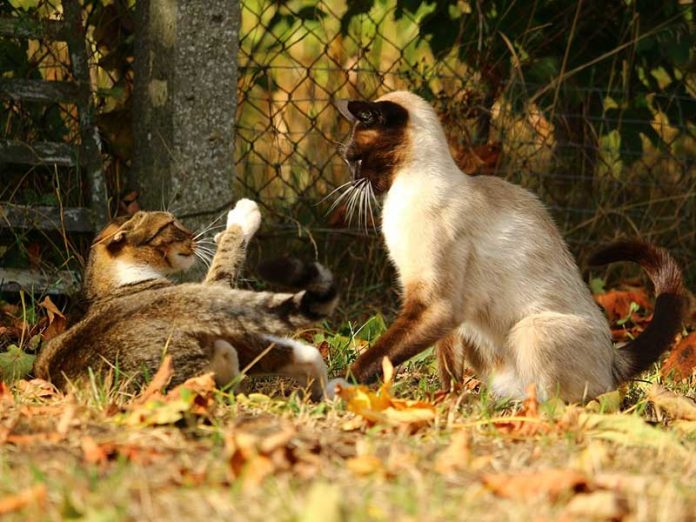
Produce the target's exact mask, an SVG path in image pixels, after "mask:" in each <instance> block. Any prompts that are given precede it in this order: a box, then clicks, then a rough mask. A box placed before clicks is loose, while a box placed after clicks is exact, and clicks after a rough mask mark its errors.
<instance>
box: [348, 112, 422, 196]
mask: <svg viewBox="0 0 696 522" xmlns="http://www.w3.org/2000/svg"><path fill="white" fill-rule="evenodd" d="M336 106H337V108H338V109H339V111H340V112H341V114H343V116H345V117H346V118H347V119H348V120H349V121H350V122H352V123H353V131H352V133H351V135H350V138H349V139H348V141H347V142H346V143H344V144H343V146H342V147H341V154H342V156H343V159H344V161H345V162H346V163H347V164H348V167H349V168H350V172H351V174H352V176H353V179H354V180H360V179H367V180H368V181H369V183H370V185H372V189H373V191H374V193H375V194H383V193H385V192H386V191H387V190H389V187H390V186H391V184H392V182H393V180H394V176H395V174H396V172H397V171H398V169H399V168H400V166H401V165H402V164H403V162H404V161H405V156H406V154H407V151H408V135H407V126H408V122H409V113H408V110H407V109H406V108H405V107H403V106H402V105H400V104H398V103H395V102H392V101H375V102H365V101H340V102H337V103H336Z"/></svg>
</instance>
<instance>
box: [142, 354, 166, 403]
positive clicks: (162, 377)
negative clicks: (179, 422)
mask: <svg viewBox="0 0 696 522" xmlns="http://www.w3.org/2000/svg"><path fill="white" fill-rule="evenodd" d="M173 375H174V367H173V366H172V356H171V355H165V356H164V359H162V364H160V367H159V369H158V370H157V373H155V376H154V377H153V378H152V380H151V381H150V384H148V385H147V388H145V390H144V391H143V392H142V393H141V394H140V395H139V396H138V397H136V398H135V400H134V401H133V404H134V405H138V404H145V402H147V400H148V399H150V398H151V397H153V396H156V395H161V392H162V388H164V387H165V386H166V385H167V384H169V381H171V380H172V376H173Z"/></svg>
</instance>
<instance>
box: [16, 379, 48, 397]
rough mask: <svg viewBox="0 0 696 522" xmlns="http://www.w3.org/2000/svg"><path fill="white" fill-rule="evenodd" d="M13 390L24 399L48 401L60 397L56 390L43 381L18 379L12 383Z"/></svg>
mask: <svg viewBox="0 0 696 522" xmlns="http://www.w3.org/2000/svg"><path fill="white" fill-rule="evenodd" d="M13 386H14V388H15V389H16V390H17V391H18V392H19V393H21V394H22V396H23V398H24V399H29V400H36V399H49V398H53V397H55V396H56V395H60V392H59V391H58V388H56V387H55V386H54V385H53V384H51V383H50V382H48V381H44V380H43V379H31V380H29V381H27V380H26V379H20V380H18V381H15V382H14V383H13Z"/></svg>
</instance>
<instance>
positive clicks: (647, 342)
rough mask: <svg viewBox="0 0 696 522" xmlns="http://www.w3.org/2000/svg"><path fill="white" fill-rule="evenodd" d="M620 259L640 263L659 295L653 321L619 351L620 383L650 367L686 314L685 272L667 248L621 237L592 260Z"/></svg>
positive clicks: (590, 261)
mask: <svg viewBox="0 0 696 522" xmlns="http://www.w3.org/2000/svg"><path fill="white" fill-rule="evenodd" d="M619 261H631V262H633V263H638V264H639V265H640V266H641V267H642V268H643V269H644V270H645V271H646V273H647V274H648V276H649V277H650V280H651V281H652V283H653V285H654V286H655V294H656V295H657V298H656V300H655V311H654V314H653V319H652V321H650V324H649V325H648V326H647V327H646V328H645V330H644V331H643V333H642V334H640V335H639V336H638V337H637V338H636V339H634V340H633V341H631V342H630V343H629V344H628V345H626V346H624V347H623V348H622V349H621V350H620V351H619V356H618V358H617V363H616V366H615V368H614V375H615V377H616V380H617V384H618V383H619V382H622V381H625V380H626V379H629V378H631V377H633V376H634V375H637V374H639V373H641V372H643V371H645V370H647V369H648V368H650V366H652V364H653V363H655V362H656V361H657V360H658V359H659V358H660V355H662V353H663V352H665V351H666V350H668V349H669V347H670V346H671V345H672V342H673V341H674V337H675V336H676V335H677V333H679V330H680V329H681V327H682V323H683V321H684V317H685V315H686V295H685V292H684V282H683V276H682V272H681V269H680V268H679V265H678V264H677V262H676V261H675V260H674V258H673V257H672V256H671V255H670V254H669V252H667V250H665V249H663V248H659V247H656V246H654V245H651V244H649V243H644V242H642V241H617V242H615V243H612V244H610V245H607V246H605V247H602V248H600V249H599V250H597V251H596V252H594V253H593V254H592V255H591V256H590V258H589V259H588V264H590V265H606V264H609V263H615V262H619Z"/></svg>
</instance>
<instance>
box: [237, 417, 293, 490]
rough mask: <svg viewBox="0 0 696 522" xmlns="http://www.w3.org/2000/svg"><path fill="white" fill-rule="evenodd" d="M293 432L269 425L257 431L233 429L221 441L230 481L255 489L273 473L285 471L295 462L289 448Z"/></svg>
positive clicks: (290, 428)
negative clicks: (230, 477)
mask: <svg viewBox="0 0 696 522" xmlns="http://www.w3.org/2000/svg"><path fill="white" fill-rule="evenodd" d="M296 434H297V431H296V430H295V428H294V427H293V426H291V425H289V424H282V425H280V426H278V425H277V424H275V423H270V424H268V425H266V426H263V427H262V428H261V429H260V430H256V431H248V430H245V429H240V428H234V429H233V430H231V431H230V432H229V433H228V434H227V435H226V437H225V452H226V453H227V455H228V459H229V460H228V461H229V469H230V473H231V475H232V478H234V479H239V480H241V481H242V483H243V485H244V487H245V488H253V487H257V486H258V485H259V484H260V483H261V482H262V481H263V479H265V478H266V477H267V476H268V475H271V474H273V473H275V472H277V471H287V470H289V469H291V468H292V467H293V465H294V464H296V463H297V462H298V459H297V458H296V455H295V453H294V450H295V448H294V447H292V446H291V444H290V442H291V440H292V439H293V438H294V437H295V436H296Z"/></svg>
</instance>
